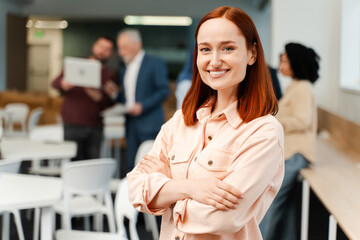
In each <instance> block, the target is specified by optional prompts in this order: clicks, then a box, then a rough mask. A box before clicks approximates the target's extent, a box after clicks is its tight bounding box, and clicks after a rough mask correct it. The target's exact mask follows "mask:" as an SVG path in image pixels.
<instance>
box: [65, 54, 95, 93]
mask: <svg viewBox="0 0 360 240" xmlns="http://www.w3.org/2000/svg"><path fill="white" fill-rule="evenodd" d="M64 79H65V81H67V82H68V83H70V84H72V85H74V86H80V87H90V88H100V86H101V63H100V62H99V61H97V60H92V59H86V58H76V57H65V59H64Z"/></svg>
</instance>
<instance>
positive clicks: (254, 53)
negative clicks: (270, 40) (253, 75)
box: [248, 43, 257, 66]
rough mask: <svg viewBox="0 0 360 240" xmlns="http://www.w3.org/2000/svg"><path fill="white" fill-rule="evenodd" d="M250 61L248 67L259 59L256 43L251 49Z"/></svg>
mask: <svg viewBox="0 0 360 240" xmlns="http://www.w3.org/2000/svg"><path fill="white" fill-rule="evenodd" d="M249 55H250V58H249V61H248V65H250V66H251V65H253V64H254V63H255V62H256V59H257V48H256V43H254V45H252V46H251V48H250V49H249Z"/></svg>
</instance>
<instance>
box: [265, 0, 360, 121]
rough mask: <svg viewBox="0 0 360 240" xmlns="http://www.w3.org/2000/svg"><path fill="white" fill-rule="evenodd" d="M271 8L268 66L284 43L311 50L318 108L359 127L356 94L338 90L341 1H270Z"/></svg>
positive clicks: (359, 96) (359, 99) (358, 97)
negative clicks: (315, 60) (316, 68)
mask: <svg viewBox="0 0 360 240" xmlns="http://www.w3.org/2000/svg"><path fill="white" fill-rule="evenodd" d="M271 8H272V13H271V50H272V51H271V64H272V65H277V64H278V62H279V60H278V59H279V54H280V53H281V52H282V51H283V49H284V45H285V44H286V43H287V42H290V41H295V42H300V43H303V44H305V45H308V46H310V47H313V48H314V49H315V50H316V51H317V52H318V54H319V55H320V57H321V62H320V79H319V80H318V81H317V82H316V84H315V93H316V98H317V101H318V104H319V106H320V107H322V108H323V109H325V110H327V111H330V112H332V113H334V114H336V115H339V116H342V117H344V118H345V119H347V120H349V121H352V122H354V123H357V124H360V111H358V110H359V109H360V93H356V92H349V91H346V90H344V89H341V88H340V79H339V76H340V36H341V35H340V34H341V29H340V28H341V1H329V0H316V1H313V0H302V1H298V0H273V1H272V6H271ZM282 83H283V82H282Z"/></svg>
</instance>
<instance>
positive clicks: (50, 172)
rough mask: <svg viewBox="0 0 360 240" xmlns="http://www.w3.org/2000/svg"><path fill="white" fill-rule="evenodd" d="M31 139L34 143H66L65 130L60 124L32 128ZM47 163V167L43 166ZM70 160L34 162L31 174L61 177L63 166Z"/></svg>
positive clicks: (41, 160)
mask: <svg viewBox="0 0 360 240" xmlns="http://www.w3.org/2000/svg"><path fill="white" fill-rule="evenodd" d="M29 138H30V140H32V141H44V142H46V141H49V142H62V141H64V130H63V126H62V125H60V124H49V125H41V126H37V127H34V128H31V130H30V132H29ZM44 161H47V162H48V164H47V165H44V164H43V165H42V163H43V162H44ZM69 161H70V159H51V160H43V159H39V160H37V161H32V165H31V168H30V169H29V171H30V173H33V174H39V175H46V176H60V174H61V166H62V165H64V164H65V163H67V162H69Z"/></svg>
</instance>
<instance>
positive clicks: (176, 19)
mask: <svg viewBox="0 0 360 240" xmlns="http://www.w3.org/2000/svg"><path fill="white" fill-rule="evenodd" d="M124 22H125V23H126V24H128V25H160V26H190V25H191V23H192V19H191V17H187V16H134V15H128V16H125V18H124Z"/></svg>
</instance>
